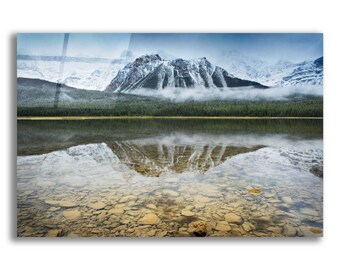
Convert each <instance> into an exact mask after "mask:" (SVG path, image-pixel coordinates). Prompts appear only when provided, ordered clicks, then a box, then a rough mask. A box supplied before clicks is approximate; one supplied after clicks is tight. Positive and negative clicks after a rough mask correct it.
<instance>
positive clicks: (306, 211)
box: [300, 207, 319, 217]
mask: <svg viewBox="0 0 340 270" xmlns="http://www.w3.org/2000/svg"><path fill="white" fill-rule="evenodd" d="M300 213H302V214H304V215H308V216H314V217H318V216H319V213H318V212H317V211H316V210H314V209H312V208H307V207H305V208H301V209H300Z"/></svg>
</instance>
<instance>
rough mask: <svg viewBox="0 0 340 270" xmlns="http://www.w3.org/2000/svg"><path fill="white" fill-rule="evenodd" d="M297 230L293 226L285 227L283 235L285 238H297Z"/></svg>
mask: <svg viewBox="0 0 340 270" xmlns="http://www.w3.org/2000/svg"><path fill="white" fill-rule="evenodd" d="M296 232H297V231H296V228H294V227H293V226H291V225H285V226H284V228H283V234H284V236H288V237H293V236H296Z"/></svg>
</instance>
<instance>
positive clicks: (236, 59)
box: [216, 50, 323, 87]
mask: <svg viewBox="0 0 340 270" xmlns="http://www.w3.org/2000/svg"><path fill="white" fill-rule="evenodd" d="M216 63H218V64H219V65H222V66H223V67H224V68H226V69H227V70H228V71H229V72H231V73H232V74H234V75H235V76H237V77H240V78H244V79H247V80H253V81H256V82H259V83H261V84H264V85H268V86H276V87H282V86H291V85H323V57H320V58H318V59H316V60H313V61H303V62H300V63H293V62H290V61H282V60H281V61H278V62H277V63H275V64H270V63H267V62H265V61H263V60H259V59H255V58H252V57H249V56H246V55H244V54H242V53H240V52H239V51H236V50H232V51H227V52H224V53H222V54H221V55H219V57H217V58H216Z"/></svg>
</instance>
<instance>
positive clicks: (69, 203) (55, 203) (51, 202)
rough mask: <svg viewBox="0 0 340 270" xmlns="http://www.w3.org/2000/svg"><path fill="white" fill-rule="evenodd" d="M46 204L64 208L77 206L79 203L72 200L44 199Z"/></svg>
mask: <svg viewBox="0 0 340 270" xmlns="http://www.w3.org/2000/svg"><path fill="white" fill-rule="evenodd" d="M45 203H46V204H48V205H51V206H54V207H64V208H72V207H77V206H78V205H79V204H77V203H75V202H72V201H54V200H46V201H45Z"/></svg>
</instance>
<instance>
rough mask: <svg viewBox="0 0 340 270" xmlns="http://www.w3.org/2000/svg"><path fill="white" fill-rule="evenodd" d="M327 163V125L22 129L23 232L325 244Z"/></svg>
mask: <svg viewBox="0 0 340 270" xmlns="http://www.w3.org/2000/svg"><path fill="white" fill-rule="evenodd" d="M322 167H323V140H322V121H319V120H284V121H283V120H267V121H263V120H246V121H238V120H160V121H158V120H132V121H131V120H119V121H117V120H116V121H113V120H108V121H56V122H54V121H47V122H44V121H39V122H29V121H28V122H26V121H19V122H18V158H17V191H18V193H17V202H18V210H17V217H18V219H17V220H18V222H17V227H18V236H57V235H58V236H70V237H71V236H131V237H136V236H143V237H144V236H145V237H148V236H149V237H150V236H226V237H229V236H321V235H322V227H323V220H322V210H323V209H322V191H323V188H322V186H323V180H322ZM254 192H256V193H254Z"/></svg>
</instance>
